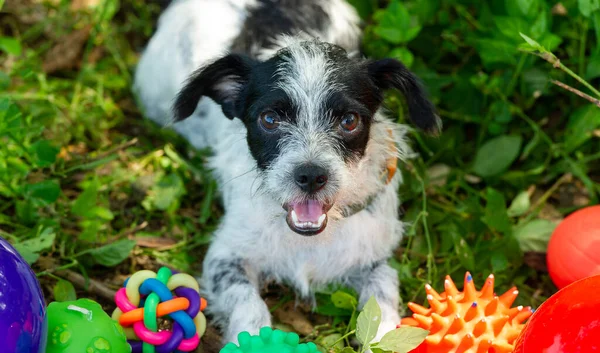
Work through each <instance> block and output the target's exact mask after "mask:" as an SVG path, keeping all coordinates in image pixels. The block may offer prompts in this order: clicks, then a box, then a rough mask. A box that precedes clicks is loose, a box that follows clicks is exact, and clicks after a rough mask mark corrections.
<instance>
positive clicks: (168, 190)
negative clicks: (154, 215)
mask: <svg viewBox="0 0 600 353" xmlns="http://www.w3.org/2000/svg"><path fill="white" fill-rule="evenodd" d="M184 194H185V187H184V185H183V181H182V180H181V178H180V177H179V175H177V174H176V173H170V174H167V175H165V176H163V177H162V178H160V180H159V181H158V183H156V185H154V187H153V188H152V193H151V195H149V197H148V198H147V200H148V201H151V204H152V206H153V207H154V208H156V209H158V210H161V211H165V210H168V209H173V208H176V207H177V205H178V203H179V199H180V198H181V196H183V195H184Z"/></svg>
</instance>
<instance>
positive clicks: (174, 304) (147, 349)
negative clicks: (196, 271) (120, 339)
mask: <svg viewBox="0 0 600 353" xmlns="http://www.w3.org/2000/svg"><path fill="white" fill-rule="evenodd" d="M172 292H174V294H175V295H173V293H172ZM115 301H116V303H117V308H116V309H115V311H114V312H113V315H112V317H113V319H115V320H117V321H118V322H119V323H120V324H121V325H122V326H123V327H124V328H125V334H126V335H127V338H128V339H129V344H130V345H131V349H132V352H133V353H141V352H143V353H154V352H157V353H170V352H174V351H176V350H177V351H183V352H190V351H193V350H194V349H196V347H197V346H198V344H199V342H200V337H201V336H202V335H203V334H204V331H205V329H206V318H205V317H204V314H202V310H204V308H205V307H206V301H205V300H204V299H203V298H201V297H200V290H199V287H198V282H196V280H195V279H194V278H193V277H192V276H190V275H188V274H184V273H177V274H173V273H172V272H171V270H169V269H168V268H166V267H162V268H160V269H159V270H158V273H155V272H153V271H148V270H144V271H139V272H136V273H134V274H133V275H132V276H131V277H130V278H128V279H127V280H126V281H125V284H124V287H123V288H121V289H119V290H118V291H117V294H116V295H115ZM167 315H168V317H169V318H170V319H171V320H167V321H166V323H165V324H166V325H167V327H164V326H163V325H161V327H160V328H161V329H160V330H159V324H158V322H157V319H158V318H163V317H164V316H167Z"/></svg>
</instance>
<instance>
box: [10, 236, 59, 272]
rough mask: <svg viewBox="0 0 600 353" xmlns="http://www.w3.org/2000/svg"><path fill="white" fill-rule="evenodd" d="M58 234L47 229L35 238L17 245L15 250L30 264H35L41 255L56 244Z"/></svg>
mask: <svg viewBox="0 0 600 353" xmlns="http://www.w3.org/2000/svg"><path fill="white" fill-rule="evenodd" d="M55 238H56V234H55V233H54V230H53V229H52V228H45V229H44V230H43V231H42V232H41V233H40V234H38V235H37V236H36V237H35V238H31V239H28V240H25V241H22V242H18V243H16V244H15V245H14V246H15V249H17V251H18V252H19V253H20V254H21V256H23V258H24V259H25V261H27V263H28V264H30V265H31V264H33V263H35V262H36V261H37V259H38V258H39V253H40V252H42V251H44V250H47V249H49V248H50V247H52V245H53V244H54V239H55Z"/></svg>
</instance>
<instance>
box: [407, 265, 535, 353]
mask: <svg viewBox="0 0 600 353" xmlns="http://www.w3.org/2000/svg"><path fill="white" fill-rule="evenodd" d="M425 291H426V293H427V301H428V302H429V305H430V308H425V307H423V306H421V305H418V304H415V303H412V302H411V303H408V307H409V308H410V310H411V311H412V312H413V313H414V314H413V315H412V317H409V318H404V319H402V321H401V325H408V326H417V327H421V328H423V329H426V330H429V331H430V333H429V335H428V336H427V338H425V341H424V342H423V344H422V345H421V346H419V347H418V348H417V350H418V351H424V352H429V353H442V352H443V353H453V352H470V353H471V352H472V353H475V352H487V351H488V350H489V349H493V351H494V352H496V353H509V352H512V349H513V343H514V341H515V339H516V338H517V336H518V335H519V333H520V332H521V330H522V329H523V326H524V325H523V324H522V322H524V321H525V320H526V319H527V318H528V317H529V316H531V314H532V312H533V311H532V310H531V308H530V307H526V308H523V307H522V306H518V307H516V308H511V305H512V303H513V302H514V300H515V299H516V298H517V295H518V293H519V291H517V288H516V287H513V288H511V289H510V290H509V291H507V292H506V293H504V294H502V295H501V296H497V295H495V294H494V275H490V276H489V277H488V278H487V280H486V281H485V284H484V285H483V287H482V288H481V291H477V289H476V288H475V284H474V283H473V278H472V277H471V274H470V273H469V272H467V273H466V274H465V281H464V292H460V291H458V289H457V288H456V285H455V284H454V282H453V281H452V279H451V278H450V276H446V280H445V281H444V292H443V293H441V294H439V293H437V292H436V291H435V290H434V289H433V288H432V287H431V286H430V285H426V286H425Z"/></svg>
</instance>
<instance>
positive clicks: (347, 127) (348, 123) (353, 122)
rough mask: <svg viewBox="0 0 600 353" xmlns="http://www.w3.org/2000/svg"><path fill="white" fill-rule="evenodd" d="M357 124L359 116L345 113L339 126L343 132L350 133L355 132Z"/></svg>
mask: <svg viewBox="0 0 600 353" xmlns="http://www.w3.org/2000/svg"><path fill="white" fill-rule="evenodd" d="M358 123H360V116H359V115H358V114H356V113H346V115H344V117H343V118H342V122H341V123H340V125H341V127H342V129H343V130H344V131H345V132H352V131H354V130H356V128H357V127H358Z"/></svg>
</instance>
